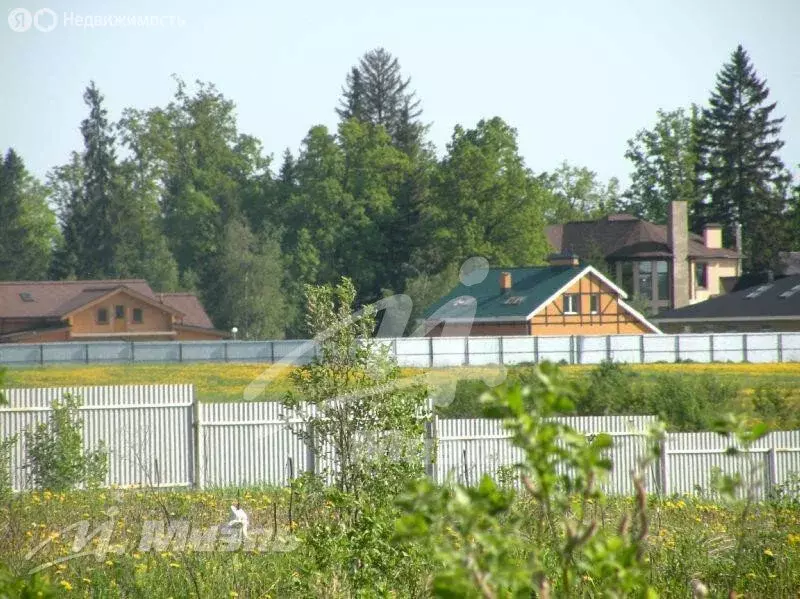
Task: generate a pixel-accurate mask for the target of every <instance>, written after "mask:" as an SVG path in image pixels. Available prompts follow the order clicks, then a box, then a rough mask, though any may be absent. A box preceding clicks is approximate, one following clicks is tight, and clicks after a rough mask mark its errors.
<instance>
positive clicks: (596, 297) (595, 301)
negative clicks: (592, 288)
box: [589, 293, 600, 314]
mask: <svg viewBox="0 0 800 599" xmlns="http://www.w3.org/2000/svg"><path fill="white" fill-rule="evenodd" d="M589 312H590V313H591V314H597V313H598V312H600V294H599V293H593V294H592V295H590V296H589Z"/></svg>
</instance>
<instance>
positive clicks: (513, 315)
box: [423, 254, 661, 337]
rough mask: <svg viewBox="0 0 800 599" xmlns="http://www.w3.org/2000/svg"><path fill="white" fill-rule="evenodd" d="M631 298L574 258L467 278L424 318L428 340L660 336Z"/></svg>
mask: <svg viewBox="0 0 800 599" xmlns="http://www.w3.org/2000/svg"><path fill="white" fill-rule="evenodd" d="M625 299H627V294H626V293H625V291H623V290H622V289H621V288H620V287H618V286H617V285H616V284H615V283H613V282H612V281H611V280H609V279H608V278H607V277H606V276H605V275H603V274H602V273H601V272H600V271H598V270H597V269H596V268H594V267H593V266H591V265H585V264H581V263H580V261H579V260H578V258H577V256H574V255H563V254H559V255H554V256H551V258H550V264H549V265H548V266H529V267H518V268H489V269H484V270H482V271H476V272H474V273H472V274H470V275H469V276H465V277H462V280H461V282H460V283H459V284H458V285H457V286H456V287H455V288H453V289H452V290H451V291H450V292H449V293H448V294H447V295H445V296H444V297H442V298H441V299H439V300H438V301H436V302H434V303H433V304H432V305H431V306H429V307H428V309H427V310H426V311H425V314H424V316H423V319H424V324H425V330H426V331H428V332H427V335H428V336H434V337H439V336H442V337H467V336H478V335H614V334H625V335H631V334H634V335H637V334H653V333H656V334H659V333H660V332H661V331H659V330H658V328H656V327H655V326H654V325H653V324H651V323H650V322H649V321H648V320H647V319H646V318H645V317H644V316H643V315H642V314H640V313H639V312H638V311H637V310H635V309H634V308H633V307H631V306H630V305H629V304H628V303H626V302H625Z"/></svg>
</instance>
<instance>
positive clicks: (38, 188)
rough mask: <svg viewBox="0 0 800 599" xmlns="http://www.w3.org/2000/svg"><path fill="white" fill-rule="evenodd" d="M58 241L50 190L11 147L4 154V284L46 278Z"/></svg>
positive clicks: (0, 180) (0, 225)
mask: <svg viewBox="0 0 800 599" xmlns="http://www.w3.org/2000/svg"><path fill="white" fill-rule="evenodd" d="M57 240H58V229H57V228H56V219H55V214H53V211H52V210H51V209H50V207H49V206H48V205H47V190H46V188H45V187H44V186H42V185H41V183H39V182H38V181H37V180H36V179H35V178H34V177H33V176H31V174H30V173H29V172H28V171H27V169H26V168H25V165H24V164H23V162H22V159H21V158H20V156H19V155H18V154H17V153H16V152H15V151H14V149H13V148H10V149H9V150H8V152H7V153H6V155H5V157H3V156H2V155H0V281H15V280H36V279H43V278H45V277H46V275H47V271H48V268H49V266H50V259H51V254H52V250H53V245H54V244H55V243H56V241H57Z"/></svg>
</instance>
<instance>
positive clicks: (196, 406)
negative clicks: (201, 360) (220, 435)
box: [191, 385, 205, 489]
mask: <svg viewBox="0 0 800 599" xmlns="http://www.w3.org/2000/svg"><path fill="white" fill-rule="evenodd" d="M192 420H193V423H192V424H193V426H192V432H191V436H192V437H191V441H192V442H193V447H192V451H193V454H192V455H193V458H194V473H193V474H194V486H195V488H197V489H202V488H203V487H204V486H205V481H203V457H204V456H203V423H202V422H201V421H200V402H199V401H197V394H196V393H195V391H194V385H192Z"/></svg>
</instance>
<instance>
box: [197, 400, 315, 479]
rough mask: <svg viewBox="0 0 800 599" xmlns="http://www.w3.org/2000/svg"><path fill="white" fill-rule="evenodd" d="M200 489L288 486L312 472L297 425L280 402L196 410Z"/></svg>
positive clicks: (217, 405)
mask: <svg viewBox="0 0 800 599" xmlns="http://www.w3.org/2000/svg"><path fill="white" fill-rule="evenodd" d="M200 422H201V426H200V439H199V443H200V451H201V454H200V455H201V456H202V458H201V464H202V465H201V473H200V481H199V483H200V485H201V486H205V487H225V486H234V485H235V486H242V485H274V486H279V485H286V484H287V483H288V482H289V481H290V480H291V478H293V477H296V476H298V475H299V474H302V473H303V472H306V471H307V470H309V469H311V467H312V463H311V461H310V460H309V454H308V451H307V449H306V445H305V443H304V442H303V440H302V439H301V438H300V437H299V436H298V435H296V434H295V433H294V432H293V431H292V430H290V429H289V426H292V427H297V426H300V424H299V421H298V419H297V418H293V417H292V415H291V414H288V413H285V411H284V410H283V408H282V407H281V405H280V404H279V403H275V402H247V403H243V402H240V403H220V404H201V405H200Z"/></svg>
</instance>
